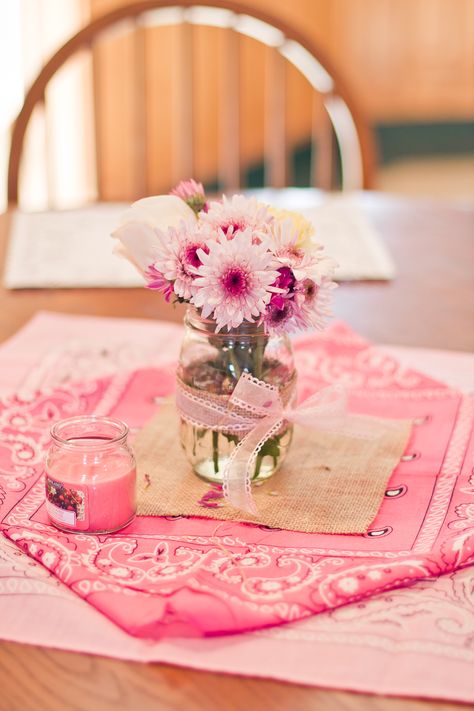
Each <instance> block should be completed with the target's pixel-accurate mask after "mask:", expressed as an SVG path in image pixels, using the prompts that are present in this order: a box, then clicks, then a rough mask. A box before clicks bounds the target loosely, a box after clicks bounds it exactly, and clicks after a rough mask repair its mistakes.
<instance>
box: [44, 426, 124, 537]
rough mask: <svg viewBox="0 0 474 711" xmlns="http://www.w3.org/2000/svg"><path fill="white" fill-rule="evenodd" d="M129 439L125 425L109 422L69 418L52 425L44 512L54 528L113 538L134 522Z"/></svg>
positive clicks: (47, 460)
mask: <svg viewBox="0 0 474 711" xmlns="http://www.w3.org/2000/svg"><path fill="white" fill-rule="evenodd" d="M127 435H128V427H127V425H126V424H125V423H124V422H121V421H120V420H115V419H113V418H111V417H95V416H89V415H86V416H80V417H70V418H68V419H66V420H61V421H60V422H57V423H56V424H55V425H53V427H52V428H51V440H52V441H51V446H50V448H49V451H48V454H47V457H46V509H47V512H48V515H49V518H50V520H51V522H52V523H53V524H54V525H55V526H57V527H58V528H61V529H62V530H65V531H76V532H84V533H112V532H113V531H118V530H119V529H120V528H123V527H124V526H127V525H128V524H129V523H130V522H131V521H132V519H133V518H134V516H135V511H136V502H135V484H136V466H135V458H134V456H133V452H132V450H131V449H130V447H129V446H128V444H127Z"/></svg>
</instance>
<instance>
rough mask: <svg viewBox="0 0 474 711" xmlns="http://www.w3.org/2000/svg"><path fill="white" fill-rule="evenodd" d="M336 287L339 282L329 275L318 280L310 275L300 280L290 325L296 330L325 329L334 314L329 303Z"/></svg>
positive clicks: (296, 289) (297, 285)
mask: <svg viewBox="0 0 474 711" xmlns="http://www.w3.org/2000/svg"><path fill="white" fill-rule="evenodd" d="M336 287H337V284H335V283H334V282H333V281H331V279H330V278H329V277H328V276H322V277H320V278H319V281H318V282H316V281H314V280H313V279H311V278H308V277H307V278H305V279H303V280H302V281H301V282H298V283H297V284H296V287H295V297H294V300H293V315H292V319H291V322H290V323H289V324H288V325H289V326H290V327H291V328H292V329H294V330H305V329H308V328H316V329H318V330H321V329H323V328H324V327H325V325H326V321H327V319H328V318H329V317H330V316H331V315H332V314H331V310H330V308H329V305H330V302H331V299H332V292H333V290H334V289H335V288H336Z"/></svg>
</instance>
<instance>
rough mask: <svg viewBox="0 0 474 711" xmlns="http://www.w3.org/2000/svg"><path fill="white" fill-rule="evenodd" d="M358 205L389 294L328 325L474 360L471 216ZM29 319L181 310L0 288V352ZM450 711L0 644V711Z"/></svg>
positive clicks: (374, 292)
mask: <svg viewBox="0 0 474 711" xmlns="http://www.w3.org/2000/svg"><path fill="white" fill-rule="evenodd" d="M360 204H361V206H362V207H363V209H364V210H366V211H367V213H368V215H369V217H370V219H372V220H373V222H374V223H375V225H376V226H377V228H378V230H379V231H380V233H381V234H382V236H383V238H384V240H385V242H386V244H387V245H388V246H389V248H390V250H391V252H392V254H393V256H394V258H395V261H396V264H397V267H398V270H399V276H398V277H397V279H396V280H394V281H393V282H391V283H381V282H376V283H370V284H369V283H354V284H343V285H341V287H340V289H339V290H338V291H337V292H336V303H335V309H334V310H335V314H336V316H338V317H340V318H343V319H345V320H346V321H347V322H348V323H349V324H350V325H351V326H352V327H353V328H355V329H357V330H358V331H359V332H360V333H361V334H363V335H364V336H367V337H368V338H371V339H374V340H376V341H378V342H384V343H393V344H400V345H409V346H425V347H433V348H444V349H453V350H471V351H472V350H474V328H473V324H474V291H473V288H472V286H473V279H472V270H473V264H474V213H473V212H472V211H469V210H468V209H466V208H461V207H452V206H451V207H450V206H448V205H439V204H435V203H431V202H426V201H425V202H420V201H412V200H405V199H397V198H390V197H386V196H380V195H376V194H366V195H361V196H360ZM8 221H9V220H8V215H4V216H2V217H1V218H0V264H1V263H2V262H3V258H4V250H5V246H6V241H7V230H8ZM38 309H49V310H55V311H61V312H66V313H84V314H95V315H103V316H131V317H133V316H136V317H142V318H143V317H145V318H161V319H165V320H179V319H180V318H181V316H182V310H180V309H177V310H176V311H173V310H172V309H170V308H169V306H168V305H166V304H164V302H163V301H162V300H161V298H160V297H158V296H157V295H156V294H155V293H151V292H149V291H146V290H144V289H143V290H141V289H134V290H130V289H127V290H121V289H106V290H101V289H89V290H79V289H77V290H76V289H75V290H45V291H41V290H39V291H33V290H25V291H17V292H8V291H6V290H4V289H0V341H2V340H4V339H5V338H7V337H8V336H10V335H12V334H13V333H14V332H15V331H16V330H17V329H18V328H19V327H20V326H22V325H23V324H24V323H26V321H27V320H28V319H29V318H30V317H31V316H32V315H33V314H34V313H35V311H37V310H38ZM0 614H1V611H0ZM315 663H317V660H315ZM451 708H457V706H456V705H454V704H446V703H433V702H431V701H430V702H423V701H413V700H410V701H404V700H400V699H390V698H385V697H377V696H368V695H364V694H351V693H346V692H339V691H337V692H336V691H327V690H322V689H316V688H306V687H302V686H296V685H289V684H283V683H279V682H274V681H262V680H255V679H248V678H239V677H233V676H227V675H219V674H211V673H207V672H197V671H191V670H187V669H179V668H176V667H170V666H166V665H158V664H150V665H145V664H135V663H129V662H122V661H118V660H111V659H103V658H99V657H89V656H86V655H83V654H72V653H66V652H59V651H53V650H49V649H43V648H38V647H29V646H23V645H18V644H12V643H5V642H4V643H2V644H0V711H7V710H8V711H43V709H48V711H65V710H66V709H67V710H68V711H69V710H72V709H74V710H76V709H77V711H82V710H83V709H87V710H88V711H102V710H104V711H106V710H107V711H109V710H110V711H112V710H114V711H117V710H119V709H140V711H146V710H148V709H177V710H178V709H179V710H181V709H183V710H184V709H185V710H186V711H188V710H190V711H191V710H193V709H196V710H197V709H199V710H200V711H201V710H207V709H212V710H213V709H216V710H217V709H219V710H222V711H225V710H227V709H229V710H234V709H235V711H237V710H238V709H248V710H249V711H253V710H254V709H272V710H275V711H279V710H280V709H281V710H282V711H283V710H285V711H286V710H287V709H288V710H291V711H299V710H300V709H301V710H302V711H303V709H304V711H311V710H312V709H331V710H332V709H334V710H338V709H340V710H341V711H343V710H344V711H352V710H353V711H376V710H377V711H397V710H401V709H410V710H411V709H424V710H425V711H428V709H438V710H439V711H441V709H451Z"/></svg>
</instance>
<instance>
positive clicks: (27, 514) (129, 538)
mask: <svg viewBox="0 0 474 711" xmlns="http://www.w3.org/2000/svg"><path fill="white" fill-rule="evenodd" d="M316 346H317V347H316ZM296 350H297V355H298V356H299V360H300V363H303V364H304V363H306V364H310V365H311V367H310V368H304V367H303V368H301V367H300V373H303V374H305V373H306V374H307V376H306V377H304V378H303V391H304V389H305V388H310V389H314V386H315V384H317V383H320V384H321V383H328V382H334V380H338V381H343V382H345V383H346V385H347V386H348V387H350V388H351V400H352V404H353V406H354V407H355V409H356V410H357V411H361V412H364V411H367V408H368V407H369V411H371V412H373V410H374V408H375V410H377V409H378V414H383V413H384V412H386V411H387V407H389V408H390V411H391V412H392V413H394V414H395V415H396V414H397V413H398V414H399V416H400V413H403V415H404V416H406V415H407V414H409V416H413V417H418V418H419V419H420V427H419V429H418V430H417V434H416V437H417V439H416V440H415V442H414V444H415V445H416V447H417V449H415V451H414V452H413V455H414V458H413V459H412V460H411V461H409V462H406V463H405V462H404V463H403V464H402V465H401V466H400V467H399V468H398V470H397V472H396V477H395V479H394V481H393V482H391V486H390V488H389V490H388V491H387V501H386V504H385V510H384V508H383V507H382V510H381V513H380V515H379V517H378V519H377V520H376V522H375V526H374V528H373V529H372V530H371V531H369V533H368V534H367V536H365V537H360V538H359V537H351V539H348V538H347V537H344V536H314V535H312V536H311V534H294V533H291V532H278V531H272V532H269V531H265V530H262V529H261V528H259V527H255V526H243V525H242V524H230V523H229V524H227V523H226V524H224V530H222V524H221V529H220V530H219V531H217V530H216V527H215V525H214V524H215V522H207V521H202V520H198V519H188V520H173V521H168V520H163V519H152V520H151V522H153V526H156V524H157V522H159V524H160V528H159V530H157V529H156V528H150V526H151V522H150V519H143V520H137V522H136V523H135V524H133V526H132V527H129V529H127V530H126V531H125V532H123V533H122V534H120V535H116V536H114V537H106V538H105V540H104V541H103V545H99V543H100V541H99V540H98V539H96V538H94V537H87V536H84V537H80V538H79V537H78V536H76V537H68V536H64V535H59V536H58V534H55V533H54V532H53V529H51V528H50V527H49V526H47V524H46V518H45V516H44V511H42V510H41V508H38V507H39V504H40V503H41V501H42V486H41V483H36V484H34V485H33V486H31V487H30V488H29V490H28V492H27V495H26V496H23V498H22V502H21V505H19V506H17V508H16V509H13V510H12V511H11V513H9V514H8V515H7V516H6V517H5V516H4V517H3V527H4V529H5V531H6V534H7V535H8V536H9V537H10V538H11V539H12V540H15V541H16V542H17V544H19V545H21V546H22V547H24V548H25V550H27V552H28V553H29V554H30V555H32V556H33V557H35V558H37V559H39V560H41V561H42V563H43V564H45V565H47V566H48V567H50V568H51V569H53V570H54V572H55V573H56V575H58V576H59V577H60V578H61V579H62V580H64V581H65V582H67V584H68V585H69V586H70V587H71V588H72V589H73V590H75V591H76V592H78V593H79V594H80V595H82V596H83V597H85V598H86V599H87V600H88V601H89V602H91V603H92V604H93V605H94V606H96V607H97V608H98V609H100V610H102V611H103V612H105V613H106V614H107V615H108V616H109V617H110V618H111V619H113V620H114V621H115V622H117V623H118V624H119V625H122V626H123V627H124V628H125V629H127V630H128V631H129V632H131V633H133V634H137V635H143V636H154V637H159V636H161V635H163V634H179V635H183V634H185V635H186V634H187V635H189V634H220V633H223V632H228V631H233V632H235V631H237V630H243V629H251V628H257V627H262V626H266V625H271V624H279V623H281V622H284V621H288V620H292V619H297V618H298V617H303V616H306V615H307V614H308V612H321V611H322V610H324V609H328V608H332V607H335V606H339V605H342V604H345V603H347V602H350V601H352V600H356V599H360V598H362V597H365V596H367V595H368V594H370V593H372V594H373V593H374V592H380V591H383V590H385V589H389V588H391V587H397V586H400V585H405V584H407V583H409V582H412V581H414V580H416V579H419V578H423V577H427V576H432V575H439V574H440V573H442V572H443V571H449V570H454V569H456V568H457V567H459V566H462V565H465V564H466V563H467V562H468V561H469V560H470V556H471V555H472V551H470V549H469V547H470V545H471V536H472V524H471V523H470V521H469V515H470V514H469V501H467V502H466V501H464V499H465V498H466V497H467V496H468V495H469V484H468V476H469V473H470V472H469V470H468V469H466V468H464V469H463V471H462V472H461V474H460V470H461V466H462V461H463V458H464V454H465V452H466V446H467V442H468V440H469V435H470V429H471V425H472V402H471V401H470V400H469V399H468V398H460V396H459V395H458V394H456V393H454V392H452V391H450V390H449V389H447V388H445V387H443V386H440V385H439V384H438V383H436V382H434V381H432V380H431V379H429V378H425V377H424V376H422V375H420V374H417V373H414V372H405V371H403V369H401V368H400V367H399V366H398V365H397V364H395V363H393V362H390V361H389V360H387V359H386V358H381V357H380V354H378V353H377V352H376V351H375V350H374V349H372V348H370V347H368V346H367V344H366V343H365V342H364V341H363V340H362V339H360V338H359V337H357V336H356V335H355V334H352V333H351V332H349V331H348V330H347V329H343V328H342V327H340V328H339V330H338V329H336V330H335V331H334V332H333V333H332V334H329V333H327V334H325V335H324V336H323V337H317V342H315V340H314V339H312V338H309V339H308V338H307V339H302V340H301V341H300V342H299V343H298V344H297V349H296ZM167 377H168V383H167V382H166V378H167ZM170 378H171V375H170V373H169V371H158V370H154V371H146V370H142V371H137V372H135V373H134V374H132V375H127V376H126V377H125V379H124V377H119V378H112V379H101V380H99V381H97V382H96V383H94V384H92V383H89V384H88V385H87V387H86V388H85V389H84V386H81V385H80V384H78V385H76V386H70V387H68V388H64V389H57V390H56V391H54V392H53V393H49V394H48V393H46V394H42V395H41V396H39V398H37V399H36V400H33V401H32V402H28V403H25V402H23V401H21V400H19V399H15V398H13V399H12V400H10V401H9V402H8V401H7V406H6V407H5V408H4V411H3V420H4V423H5V422H6V423H7V428H8V427H9V428H10V429H9V430H8V432H9V433H10V434H12V436H13V437H15V434H14V432H15V430H14V429H13V428H14V427H18V424H19V423H20V425H21V427H22V433H21V437H19V438H17V439H16V440H15V443H16V445H18V442H21V441H23V444H25V445H26V442H25V439H24V438H25V437H26V438H27V439H28V437H29V438H30V442H29V444H30V445H31V444H32V443H31V440H32V439H33V440H35V438H34V437H32V436H31V435H32V434H33V432H36V434H37V435H38V436H37V438H36V440H35V441H36V442H37V443H41V441H42V440H44V437H45V427H47V422H48V419H51V418H57V417H58V416H63V414H64V412H68V413H70V412H72V411H84V410H86V411H87V410H91V409H95V410H98V411H101V412H104V411H107V412H112V414H114V415H116V416H124V413H126V414H127V417H126V419H128V420H129V421H131V423H132V424H135V425H139V424H140V422H139V420H140V418H144V417H147V416H149V415H150V411H152V410H153V407H154V405H153V400H154V399H155V398H156V397H157V396H160V395H163V394H166V392H165V391H167V389H168V390H169V385H170V382H169V379H170ZM124 395H126V397H124ZM427 408H429V412H427ZM375 414H377V413H375ZM428 414H429V415H430V417H427V415H428ZM22 417H23V418H24V419H23V420H22ZM25 418H26V420H28V422H26V420H25ZM454 420H456V426H455V428H454V430H453V432H451V430H452V427H453V422H454ZM141 421H143V419H142V420H141ZM12 426H13V427H12ZM12 429H13V432H10V431H11V430H12ZM451 435H452V436H451ZM22 438H23V440H22ZM427 445H429V449H426V447H427ZM448 445H449V446H448ZM471 446H472V445H471ZM32 449H33V450H34V446H32ZM26 451H27V450H25V449H22V448H21V447H20V448H17V449H16V452H17V453H18V452H22V453H23V456H24V459H23V463H24V464H25V463H26V456H27V455H26ZM30 452H31V450H30ZM420 452H421V453H422V456H419V454H420ZM446 452H447V456H446V457H445V456H444V455H445V453H446ZM39 455H40V452H39V448H37V450H36V456H39ZM32 456H34V453H33V454H32ZM32 463H34V461H33V462H32V460H31V459H30V462H29V463H28V466H26V467H25V470H26V471H25V472H24V473H25V474H26V478H23V479H21V478H19V477H18V472H16V475H15V476H13V475H12V471H11V470H10V472H9V477H10V482H11V483H12V484H13V488H15V487H17V488H18V487H24V491H26V490H27V489H28V486H29V482H28V479H29V478H31V479H32V480H34V476H35V475H37V472H33V471H31V470H32V469H33V467H32V466H31V464H32ZM19 464H21V462H19V461H18V460H16V461H15V466H18V465H19ZM438 470H439V476H438V477H437V479H436V480H435V478H434V477H433V472H437V471H438ZM459 474H460V476H459V478H458V475H459ZM19 479H20V482H19V483H18V481H19ZM456 480H457V481H456ZM405 481H406V482H408V484H406V483H405ZM415 482H416V485H415V486H413V484H415ZM456 484H457V487H455V485H456ZM7 494H8V492H7ZM415 494H416V495H415ZM414 495H415V498H414V499H413V498H411V497H413V496H414ZM401 500H403V501H404V503H405V504H406V502H409V501H410V500H411V505H412V506H414V509H415V510H424V512H425V516H424V519H423V520H421V519H419V518H418V519H414V520H412V521H409V520H408V521H407V520H406V519H405V520H404V521H403V526H401V525H400V521H399V522H398V524H397V521H396V520H395V519H392V518H391V516H393V505H394V504H395V502H398V503H400V501H401ZM11 501H12V494H11V492H10V494H9V495H7V496H6V498H5V502H6V509H7V510H8V507H9V506H10V505H11ZM5 502H4V507H5ZM4 510H5V508H4ZM399 510H401V509H399ZM390 511H392V513H391V514H389V512H390ZM403 511H404V513H405V512H406V507H405V506H404V509H403ZM445 518H446V521H445ZM392 524H395V525H392ZM420 524H421V525H420ZM152 534H153V535H152ZM54 536H56V539H55V538H54ZM296 536H297V537H298V538H295V537H296ZM301 536H305V537H306V538H305V540H304V541H303V540H302V539H301V538H300V537H301ZM309 537H310V538H311V539H312V540H311V541H309ZM82 538H84V539H85V540H82ZM58 539H59V540H58ZM69 539H74V540H69ZM91 539H92V540H91ZM78 560H80V561H81V563H78ZM84 562H85V568H84V567H83V566H82V563H84ZM84 570H85V572H84ZM282 572H284V575H282ZM130 601H132V602H133V603H134V604H128V603H130ZM137 603H138V604H137ZM196 603H198V604H196ZM209 605H210V606H211V607H212V613H213V616H212V618H211V617H210V616H209V614H208V613H209Z"/></svg>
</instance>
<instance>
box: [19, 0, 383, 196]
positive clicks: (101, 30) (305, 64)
mask: <svg viewBox="0 0 474 711" xmlns="http://www.w3.org/2000/svg"><path fill="white" fill-rule="evenodd" d="M125 21H128V22H132V23H133V26H134V27H135V28H136V30H137V32H140V30H143V28H144V27H149V26H153V24H155V23H156V24H159V25H163V24H173V25H174V24H176V23H179V24H180V26H181V28H182V30H181V33H180V35H179V42H180V52H181V59H182V62H183V65H184V66H186V64H188V65H189V63H191V64H192V32H193V27H194V26H195V25H204V26H211V27H218V28H220V29H221V31H222V32H224V33H225V39H226V43H225V52H224V53H223V54H222V55H221V61H222V66H221V67H220V71H221V74H222V77H223V79H222V80H221V81H220V84H219V91H220V100H219V104H218V106H219V131H218V135H217V136H215V140H216V142H217V144H218V148H220V151H219V155H220V158H219V160H218V162H217V164H216V176H215V178H216V183H217V184H218V185H219V188H225V189H229V188H238V187H240V185H241V173H242V166H241V161H240V158H241V153H240V149H239V115H240V114H239V91H238V90H236V87H237V86H238V84H239V54H238V45H237V39H236V38H238V36H239V35H245V36H247V37H251V38H253V39H254V40H257V41H258V42H260V43H262V44H263V45H266V47H267V48H268V50H267V54H266V73H265V79H266V89H265V121H264V124H265V143H264V147H263V156H262V160H263V162H264V166H265V171H264V175H265V180H264V182H265V184H266V185H268V186H271V187H283V186H285V185H288V184H291V177H289V170H288V147H287V141H286V138H287V135H286V126H285V107H286V104H287V93H286V82H285V77H286V70H285V64H286V63H287V62H289V63H290V64H291V65H293V67H295V68H296V69H297V70H298V71H299V72H300V73H301V74H302V75H303V76H304V77H305V79H306V80H307V82H308V83H309V85H310V87H311V91H312V94H313V96H314V101H313V119H312V122H311V126H312V128H311V134H312V135H311V136H310V137H309V139H310V141H311V145H313V146H314V145H315V144H316V143H317V145H318V149H317V151H313V155H312V159H311V160H312V162H311V180H310V183H311V184H312V185H315V186H317V187H322V188H325V189H329V188H331V187H332V186H333V185H334V159H335V156H336V155H339V159H340V167H341V173H342V175H341V186H342V188H343V189H361V188H370V187H371V185H372V178H373V171H374V164H375V152H374V141H373V136H372V132H371V130H370V127H369V125H368V123H367V121H366V120H365V119H364V116H363V112H362V111H361V109H360V107H359V106H358V105H357V101H356V99H355V98H354V97H353V96H352V94H351V91H350V89H349V87H347V85H346V84H345V82H344V79H343V78H342V77H341V76H340V75H339V73H338V71H337V69H336V68H335V67H334V66H332V64H331V62H330V61H329V60H328V59H327V58H326V57H324V53H322V52H321V50H320V49H319V47H317V46H316V45H315V43H314V42H313V41H312V40H311V39H310V38H309V37H307V36H305V35H304V34H302V33H301V32H300V31H298V30H297V29H295V28H293V27H291V26H290V25H288V24H287V23H286V22H283V21H282V20H280V19H278V18H277V17H273V16H271V15H269V14H267V13H264V12H261V11H260V10H250V9H249V8H247V7H245V6H243V5H240V4H239V3H237V2H233V0H212V2H210V3H207V2H204V4H197V3H196V2H195V1H193V0H178V1H175V2H173V1H172V0H171V1H169V0H168V1H166V0H142V1H141V2H140V1H139V2H134V3H132V4H127V5H124V6H122V7H119V8H118V9H116V10H114V11H112V12H110V13H108V14H105V15H103V16H101V17H98V18H97V19H95V20H94V21H92V22H91V23H90V24H88V25H87V26H85V27H84V28H83V29H82V30H80V31H79V32H78V33H77V34H76V35H74V36H73V37H72V38H71V39H70V40H69V41H68V42H66V43H65V44H64V45H63V46H62V47H61V48H60V49H59V50H58V51H57V52H56V53H55V54H54V55H53V56H52V57H51V59H50V60H49V61H48V62H47V63H46V65H45V66H44V67H43V69H42V70H41V72H40V73H39V75H38V76H37V78H36V80H35V81H34V82H33V84H32V86H31V88H30V89H29V91H28V93H27V94H26V97H25V100H24V104H23V107H22V109H21V111H20V113H19V115H18V117H17V119H16V121H15V124H14V126H13V132H12V141H11V149H10V158H9V167H8V202H9V204H16V203H17V202H18V191H19V172H20V163H21V158H22V152H23V146H24V139H25V133H26V130H27V127H28V123H29V121H30V119H31V116H32V114H33V111H34V109H35V107H36V106H37V105H38V104H41V103H43V102H45V101H46V98H45V97H46V96H47V86H48V83H49V82H50V80H51V79H52V78H53V76H54V75H55V73H56V72H57V71H58V70H59V69H60V68H61V67H62V66H63V64H64V63H65V62H66V61H67V60H68V59H69V58H70V57H71V56H72V55H74V54H75V53H77V52H79V51H81V50H84V49H94V50H95V48H96V47H97V46H98V45H97V43H98V41H99V40H100V39H101V38H102V37H103V35H104V34H105V33H106V32H107V31H108V30H109V29H110V28H113V27H114V26H115V25H119V24H120V23H124V22H125ZM138 54H139V56H140V57H141V60H140V61H141V63H143V62H145V61H146V57H145V53H144V52H143V51H142V52H139V53H138ZM144 72H145V69H144V67H143V64H141V66H139V71H138V76H137V80H136V97H137V101H136V107H135V108H134V110H136V112H137V116H136V121H135V122H134V123H135V125H136V127H137V129H138V130H137V135H136V136H135V138H134V140H135V142H136V145H135V146H134V160H135V162H136V166H135V168H136V170H135V171H134V173H135V174H136V176H137V184H136V185H135V186H134V189H133V192H134V193H135V194H134V195H130V196H127V197H129V198H135V197H138V196H140V195H144V194H147V193H148V192H149V190H148V187H147V185H146V181H144V180H143V175H144V174H145V171H144V170H143V161H144V160H146V157H147V155H148V151H147V146H146V145H145V141H146V137H145V133H144V131H143V130H141V131H140V127H142V128H143V126H144V120H145V119H144V112H145V111H146V102H145V101H144V100H141V99H140V96H139V94H141V95H143V93H144V92H145V91H146V87H145V82H144V80H143V76H144ZM192 91H193V87H192V79H191V75H190V72H188V73H186V72H184V73H182V82H181V86H180V89H179V92H178V96H179V102H180V104H179V107H178V110H177V113H176V115H177V117H178V120H179V127H178V130H177V132H176V133H177V135H178V137H179V139H178V140H174V147H175V153H174V167H173V171H172V173H173V174H172V175H171V176H170V185H171V184H172V183H174V182H176V181H177V180H179V179H184V178H188V177H190V176H193V177H196V178H197V179H200V178H201V176H200V175H199V174H196V173H195V171H194V148H195V146H194V144H193V115H192V96H193V94H192ZM334 139H335V141H334ZM99 143H100V142H99V140H98V138H97V137H96V154H97V155H98V151H99V150H100V145H98V144H99ZM117 149H119V147H117ZM98 183H99V184H98V191H97V193H98V197H99V199H101V198H103V197H104V195H103V192H104V191H103V190H102V189H101V183H100V171H99V180H98Z"/></svg>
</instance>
